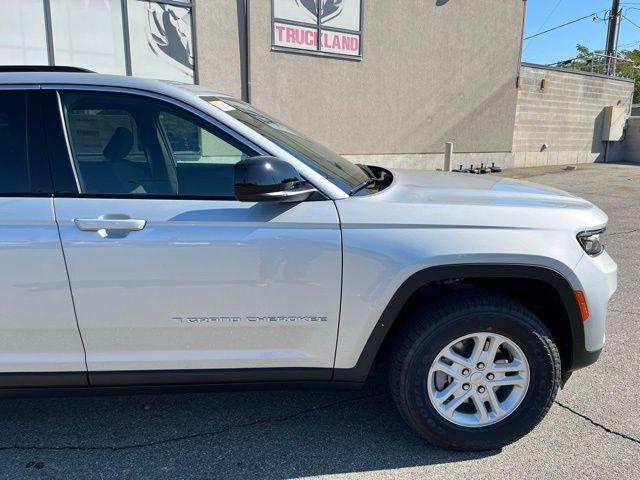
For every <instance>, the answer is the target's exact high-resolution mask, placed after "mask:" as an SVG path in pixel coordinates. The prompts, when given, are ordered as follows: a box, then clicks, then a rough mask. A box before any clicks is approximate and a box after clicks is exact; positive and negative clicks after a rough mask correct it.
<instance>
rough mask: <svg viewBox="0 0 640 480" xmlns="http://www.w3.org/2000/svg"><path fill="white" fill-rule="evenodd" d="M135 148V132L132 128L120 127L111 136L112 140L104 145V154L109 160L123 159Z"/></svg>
mask: <svg viewBox="0 0 640 480" xmlns="http://www.w3.org/2000/svg"><path fill="white" fill-rule="evenodd" d="M132 148H133V134H132V133H131V130H129V129H127V128H124V127H118V128H116V130H115V132H113V135H112V136H111V140H109V143H107V146H106V147H104V150H103V151H102V155H104V156H105V157H106V158H108V159H109V160H123V159H124V158H125V157H126V156H127V155H129V152H131V149H132Z"/></svg>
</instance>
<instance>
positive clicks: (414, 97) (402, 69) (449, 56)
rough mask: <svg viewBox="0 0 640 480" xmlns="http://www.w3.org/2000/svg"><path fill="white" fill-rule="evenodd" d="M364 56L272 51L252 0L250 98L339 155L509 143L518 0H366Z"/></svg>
mask: <svg viewBox="0 0 640 480" xmlns="http://www.w3.org/2000/svg"><path fill="white" fill-rule="evenodd" d="M363 3H364V20H363V29H364V32H363V39H362V45H363V60H362V61H359V62H358V61H350V60H342V59H334V58H318V57H314V56H309V55H298V54H290V53H283V52H272V51H271V1H270V0H251V2H250V8H251V10H250V31H251V50H250V59H251V60H250V61H251V67H250V70H251V102H252V103H253V104H255V105H256V106H257V107H258V108H262V109H264V110H265V111H267V112H270V113H272V114H273V115H275V116H276V117H278V118H280V119H281V120H283V121H285V122H288V123H291V124H293V125H295V126H296V127H297V128H298V129H300V130H301V131H303V132H304V133H306V134H308V135H310V136H312V137H314V138H316V139H317V140H319V141H321V142H323V143H325V144H326V145H328V146H329V147H330V148H332V149H334V150H335V151H337V152H339V153H342V154H358V155H362V154H374V155H376V154H395V155H397V154H403V155H404V154H424V153H433V152H442V151H443V148H444V143H445V142H447V141H452V142H454V143H455V149H456V150H457V151H473V152H496V151H509V150H510V149H511V142H512V139H513V118H514V113H515V102H516V92H515V81H516V76H517V72H518V64H519V55H520V40H521V35H522V24H523V15H524V2H523V1H522V0H474V1H473V2H468V1H458V0H449V1H446V0H438V1H434V0H429V1H426V0H397V1H386V0H385V1H382V0H364V2H363Z"/></svg>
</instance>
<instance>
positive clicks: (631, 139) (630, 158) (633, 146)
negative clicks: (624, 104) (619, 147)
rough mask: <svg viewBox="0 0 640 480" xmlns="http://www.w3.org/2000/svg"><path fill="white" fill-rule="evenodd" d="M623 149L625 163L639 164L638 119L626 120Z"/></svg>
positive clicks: (639, 122) (639, 138)
mask: <svg viewBox="0 0 640 480" xmlns="http://www.w3.org/2000/svg"><path fill="white" fill-rule="evenodd" d="M623 147H624V148H623V155H624V159H625V160H626V161H627V162H640V117H629V120H627V130H626V132H625V139H624V142H623Z"/></svg>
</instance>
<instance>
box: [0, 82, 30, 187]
mask: <svg viewBox="0 0 640 480" xmlns="http://www.w3.org/2000/svg"><path fill="white" fill-rule="evenodd" d="M28 161H29V156H28V153H27V94H26V92H7V91H4V92H3V91H0V195H2V194H12V193H18V194H22V193H29V192H31V183H30V181H29V164H28Z"/></svg>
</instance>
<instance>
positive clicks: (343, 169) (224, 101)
mask: <svg viewBox="0 0 640 480" xmlns="http://www.w3.org/2000/svg"><path fill="white" fill-rule="evenodd" d="M203 99H204V100H206V101H207V102H209V103H210V104H212V105H213V106H215V107H217V108H219V109H220V110H223V111H224V112H226V113H227V114H229V115H231V116H232V117H233V118H235V119H236V120H238V121H240V122H242V123H244V124H245V125H247V126H248V127H250V128H252V129H253V130H255V131H257V132H258V133H260V134H261V135H262V136H264V137H266V138H268V139H269V140H271V141H272V142H273V143H275V144H276V145H278V146H279V147H281V148H282V149H284V150H286V151H287V152H289V153H290V154H291V155H293V156H294V157H296V158H298V159H299V160H301V161H303V162H304V163H305V164H307V165H308V166H309V167H311V168H312V169H314V170H315V171H316V172H318V173H319V174H320V175H322V176H323V177H325V178H327V179H328V180H330V181H331V182H333V183H334V184H335V185H337V186H338V187H340V188H341V189H342V190H344V191H345V192H346V193H349V192H350V191H351V190H352V189H353V188H354V187H357V186H358V185H360V184H362V183H363V182H366V181H367V180H368V179H369V176H368V175H367V174H366V173H365V172H364V170H363V169H362V168H360V167H358V166H357V165H355V164H353V163H351V162H350V161H349V160H347V159H345V158H343V157H341V156H340V155H338V154H337V153H334V152H332V151H331V150H329V149H328V148H326V147H324V146H322V145H320V144H319V143H316V142H314V141H313V140H311V139H309V138H307V137H305V136H304V135H302V134H301V133H299V132H296V131H295V130H292V129H291V128H289V127H287V126H286V125H283V124H282V123H280V122H278V121H277V120H274V119H273V118H271V117H269V116H268V115H266V114H264V113H262V112H260V111H258V110H256V109H255V108H253V107H252V106H251V105H249V104H248V103H245V102H241V101H240V100H235V99H231V98H226V97H225V98H218V97H203Z"/></svg>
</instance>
